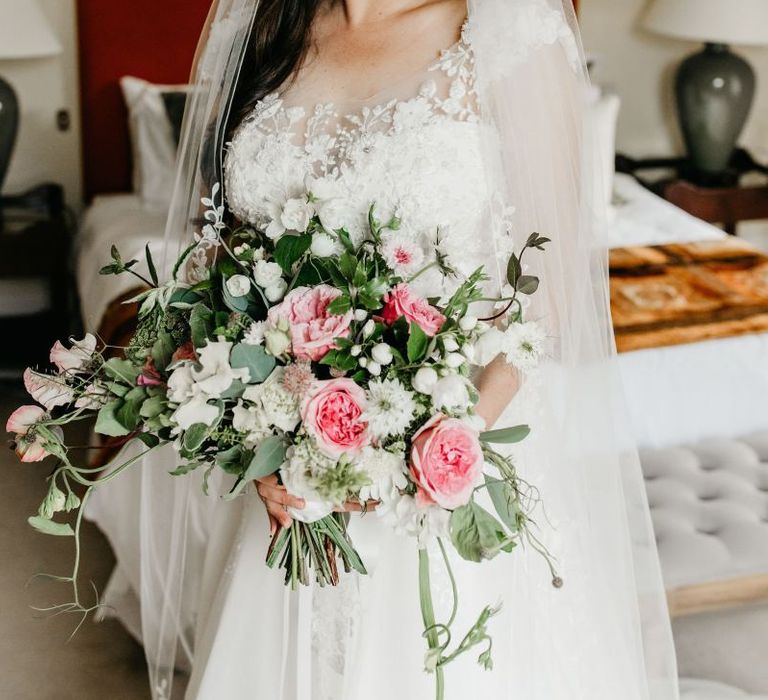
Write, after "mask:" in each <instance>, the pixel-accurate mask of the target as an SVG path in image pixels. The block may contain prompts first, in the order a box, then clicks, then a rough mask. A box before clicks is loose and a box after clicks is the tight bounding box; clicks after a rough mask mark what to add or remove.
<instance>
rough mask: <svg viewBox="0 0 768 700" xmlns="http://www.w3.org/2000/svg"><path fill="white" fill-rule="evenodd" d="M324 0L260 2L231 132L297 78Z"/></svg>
mask: <svg viewBox="0 0 768 700" xmlns="http://www.w3.org/2000/svg"><path fill="white" fill-rule="evenodd" d="M324 1H325V0H260V2H259V8H258V10H257V11H256V19H255V21H254V24H253V29H252V31H251V36H250V39H249V41H248V45H247V48H246V50H245V55H244V57H243V66H242V70H241V73H240V79H239V80H238V84H237V86H236V88H235V94H234V99H233V103H232V110H231V114H232V117H231V119H230V123H229V125H228V131H229V132H231V131H232V129H234V128H236V127H237V125H238V124H239V123H240V122H241V121H242V120H243V118H244V117H246V116H247V115H248V114H249V113H250V112H251V110H252V109H253V107H254V106H255V105H256V103H257V102H258V101H259V100H261V99H263V98H264V97H266V96H267V95H268V94H269V93H271V92H274V91H275V90H278V89H279V88H280V87H281V86H282V85H284V84H285V83H287V82H289V81H290V79H291V78H292V77H293V76H294V75H295V74H296V72H297V71H298V69H299V68H300V67H301V64H302V63H303V62H304V58H305V57H306V55H307V51H308V50H309V46H310V41H311V35H312V22H313V21H314V19H315V15H316V14H317V11H318V9H319V7H320V5H321V4H322V2H324Z"/></svg>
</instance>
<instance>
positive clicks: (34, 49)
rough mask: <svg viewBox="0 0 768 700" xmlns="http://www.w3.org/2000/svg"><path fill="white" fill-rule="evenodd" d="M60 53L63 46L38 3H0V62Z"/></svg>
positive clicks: (1, 0)
mask: <svg viewBox="0 0 768 700" xmlns="http://www.w3.org/2000/svg"><path fill="white" fill-rule="evenodd" d="M59 53H61V44H60V43H59V40H58V39H57V38H56V35H55V34H54V33H53V30H52V29H51V25H50V24H49V23H48V20H47V19H46V17H45V15H44V14H43V11H42V10H41V9H40V6H39V5H38V3H37V0H0V59H12V58H43V57H46V56H55V55H56V54H59Z"/></svg>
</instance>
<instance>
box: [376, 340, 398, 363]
mask: <svg viewBox="0 0 768 700" xmlns="http://www.w3.org/2000/svg"><path fill="white" fill-rule="evenodd" d="M371 356H372V357H373V359H374V360H376V362H378V363H379V364H380V365H385V366H386V365H388V364H389V363H390V362H392V360H393V359H395V358H394V356H393V355H392V348H391V347H389V345H387V344H386V343H379V344H378V345H375V346H374V348H373V350H372V351H371Z"/></svg>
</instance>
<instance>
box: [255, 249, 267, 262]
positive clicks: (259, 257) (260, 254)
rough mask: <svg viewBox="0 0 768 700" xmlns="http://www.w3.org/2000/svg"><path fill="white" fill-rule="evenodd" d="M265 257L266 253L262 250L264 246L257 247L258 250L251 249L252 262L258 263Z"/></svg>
mask: <svg viewBox="0 0 768 700" xmlns="http://www.w3.org/2000/svg"><path fill="white" fill-rule="evenodd" d="M265 255H266V251H265V250H264V246H259V247H258V248H254V249H253V262H258V261H259V260H264V256H265Z"/></svg>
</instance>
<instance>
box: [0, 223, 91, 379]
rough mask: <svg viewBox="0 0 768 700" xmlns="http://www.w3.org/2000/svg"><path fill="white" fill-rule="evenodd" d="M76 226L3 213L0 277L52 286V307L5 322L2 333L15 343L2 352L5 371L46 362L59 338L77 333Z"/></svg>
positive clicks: (0, 322) (1, 321) (0, 362)
mask: <svg viewBox="0 0 768 700" xmlns="http://www.w3.org/2000/svg"><path fill="white" fill-rule="evenodd" d="M73 228H74V227H73V225H72V223H71V222H70V220H69V219H68V218H67V217H66V216H58V217H46V218H42V217H41V218H32V217H30V216H29V215H24V214H23V213H18V214H14V213H13V212H3V216H2V218H0V279H15V280H18V279H40V280H44V281H45V282H47V284H48V290H49V298H50V308H49V309H48V310H47V311H45V312H42V313H39V314H35V315H33V316H15V317H10V318H0V332H2V335H3V337H4V338H6V339H11V338H13V339H15V342H13V343H8V344H4V347H2V348H0V366H2V368H3V369H4V370H5V371H8V370H12V369H13V368H19V367H21V366H22V365H24V364H30V363H34V362H43V361H45V360H46V358H47V351H48V349H49V348H50V346H51V345H52V344H53V341H54V340H56V339H61V340H64V339H66V338H67V336H68V335H69V334H70V333H72V332H74V331H75V330H76V329H75V328H74V327H73V325H74V324H73V321H72V319H73V318H74V314H73V313H72V310H73V303H74V299H75V295H74V293H73V290H74V285H73V284H72V275H71V272H70V250H71V245H72V237H73Z"/></svg>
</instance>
